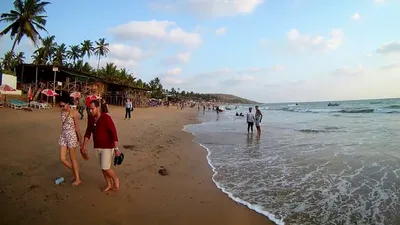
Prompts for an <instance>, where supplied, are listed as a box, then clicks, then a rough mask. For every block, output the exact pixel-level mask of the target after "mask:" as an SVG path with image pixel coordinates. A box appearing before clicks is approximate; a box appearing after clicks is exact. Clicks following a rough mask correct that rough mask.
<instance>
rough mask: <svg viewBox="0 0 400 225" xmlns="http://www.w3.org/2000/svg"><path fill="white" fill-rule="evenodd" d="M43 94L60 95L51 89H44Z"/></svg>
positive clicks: (48, 95)
mask: <svg viewBox="0 0 400 225" xmlns="http://www.w3.org/2000/svg"><path fill="white" fill-rule="evenodd" d="M42 94H44V95H46V96H47V97H53V96H57V95H58V94H57V93H56V92H55V91H53V90H51V89H44V90H43V91H42Z"/></svg>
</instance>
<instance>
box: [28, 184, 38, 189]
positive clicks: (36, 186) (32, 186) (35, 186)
mask: <svg viewBox="0 0 400 225" xmlns="http://www.w3.org/2000/svg"><path fill="white" fill-rule="evenodd" d="M38 187H39V185H35V184H34V185H31V186H30V187H29V188H30V189H31V190H33V189H36V188H38Z"/></svg>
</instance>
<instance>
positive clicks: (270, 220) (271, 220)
mask: <svg viewBox="0 0 400 225" xmlns="http://www.w3.org/2000/svg"><path fill="white" fill-rule="evenodd" d="M201 123H202V122H201V121H200V120H199V119H198V120H197V123H193V124H187V125H185V126H184V128H183V129H182V130H183V131H185V132H187V133H190V134H191V135H192V136H193V142H194V143H195V144H196V145H200V146H201V147H202V148H203V149H204V150H205V151H206V152H207V154H206V161H207V164H208V166H209V168H210V169H211V171H212V176H211V180H212V182H213V183H214V185H215V186H216V187H217V188H218V189H219V190H220V191H221V192H222V193H223V194H225V195H227V196H228V197H229V198H230V199H231V200H232V201H234V202H235V203H236V204H239V205H241V206H245V207H247V208H248V209H249V210H251V211H254V212H256V213H258V214H261V215H263V216H265V217H266V218H267V219H268V224H276V225H284V224H285V223H284V222H283V221H282V220H281V219H277V218H276V217H275V215H273V214H271V213H270V212H268V211H264V210H262V209H261V206H259V205H254V204H251V203H249V202H246V201H244V200H242V199H240V198H238V197H235V196H233V194H232V193H230V192H229V191H227V190H226V189H225V188H224V187H222V185H221V184H220V183H219V182H217V181H216V180H215V179H214V176H216V175H217V173H218V172H217V171H216V168H215V167H214V166H213V165H212V163H211V159H210V155H211V151H210V150H209V149H208V148H207V147H206V146H205V145H203V144H201V143H199V142H197V141H196V136H195V134H194V133H192V132H190V131H187V130H186V127H187V126H190V125H196V124H201Z"/></svg>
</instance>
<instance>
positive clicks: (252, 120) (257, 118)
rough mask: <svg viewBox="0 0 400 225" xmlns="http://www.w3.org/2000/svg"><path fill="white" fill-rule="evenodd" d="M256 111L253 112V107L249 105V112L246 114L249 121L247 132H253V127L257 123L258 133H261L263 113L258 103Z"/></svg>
mask: <svg viewBox="0 0 400 225" xmlns="http://www.w3.org/2000/svg"><path fill="white" fill-rule="evenodd" d="M255 108H256V113H255V114H253V112H252V111H253V107H249V112H247V114H246V122H247V133H250V130H251V133H253V127H254V125H256V128H257V133H258V135H261V121H262V119H263V114H262V112H261V110H260V108H259V107H258V106H257V105H256V107H255Z"/></svg>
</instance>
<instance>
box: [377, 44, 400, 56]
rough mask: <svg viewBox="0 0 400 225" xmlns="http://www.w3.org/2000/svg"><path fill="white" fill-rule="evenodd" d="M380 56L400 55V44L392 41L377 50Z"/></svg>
mask: <svg viewBox="0 0 400 225" xmlns="http://www.w3.org/2000/svg"><path fill="white" fill-rule="evenodd" d="M376 52H377V53H380V54H395V53H400V42H398V41H391V42H388V43H385V44H383V45H382V46H381V47H380V48H378V49H377V50H376Z"/></svg>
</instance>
